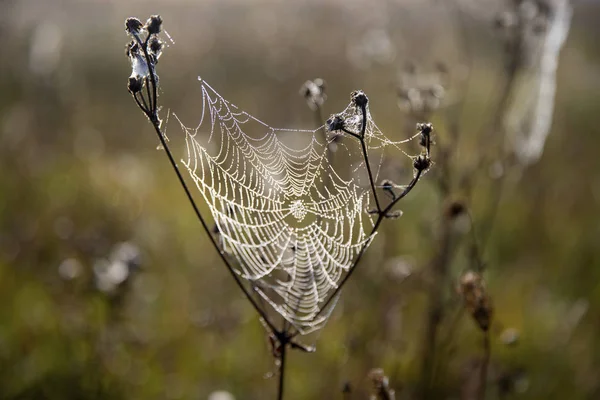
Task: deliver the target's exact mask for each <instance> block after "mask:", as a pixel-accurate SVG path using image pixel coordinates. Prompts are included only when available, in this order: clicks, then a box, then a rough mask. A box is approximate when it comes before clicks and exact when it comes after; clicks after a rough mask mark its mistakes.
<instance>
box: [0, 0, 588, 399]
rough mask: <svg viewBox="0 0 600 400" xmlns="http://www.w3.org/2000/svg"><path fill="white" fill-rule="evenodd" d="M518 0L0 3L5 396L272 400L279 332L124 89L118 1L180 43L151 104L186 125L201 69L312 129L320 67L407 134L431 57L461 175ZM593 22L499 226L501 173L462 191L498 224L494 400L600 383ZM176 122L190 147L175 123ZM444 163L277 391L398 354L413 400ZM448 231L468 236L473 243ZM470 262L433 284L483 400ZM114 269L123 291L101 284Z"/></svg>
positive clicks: (196, 100)
mask: <svg viewBox="0 0 600 400" xmlns="http://www.w3.org/2000/svg"><path fill="white" fill-rule="evenodd" d="M505 7H507V6H506V5H505V4H504V3H503V2H502V1H487V2H485V3H481V2H468V1H461V2H458V3H456V4H455V3H454V2H449V1H448V2H446V1H422V2H421V1H416V0H413V1H409V0H397V1H391V0H389V1H377V2H361V1H355V0H350V1H348V0H346V1H338V0H328V1H317V0H313V1H283V0H271V1H261V0H259V1H242V0H237V1H217V0H205V1H198V2H195V1H184V0H178V1H166V0H165V1H116V0H112V1H109V0H84V1H81V0H80V1H77V0H62V1H59V0H48V1H42V0H23V1H17V0H2V1H0V43H1V45H0V60H1V62H0V138H1V141H0V398H2V399H78V398H79V399H121V398H123V399H125V398H127V399H206V398H208V397H209V396H210V395H211V393H213V392H216V391H220V390H223V391H227V392H230V393H231V394H232V395H233V396H235V398H236V399H270V398H274V395H275V390H276V379H275V378H268V376H269V374H272V373H276V367H275V365H274V362H273V358H272V356H271V353H270V349H269V346H268V343H267V340H266V335H265V331H264V329H263V327H262V326H261V324H260V322H259V321H258V319H257V317H256V315H255V313H254V311H253V310H252V308H251V306H250V305H249V304H247V303H246V301H245V300H244V298H243V297H242V295H241V293H240V292H239V290H238V289H237V288H236V287H235V285H234V283H233V281H232V280H231V278H230V276H229V274H228V272H227V271H226V270H225V268H224V266H223V265H221V263H220V262H219V260H218V257H217V253H216V251H214V249H212V248H211V247H210V244H209V241H208V239H207V237H206V236H205V233H204V232H203V231H202V229H201V226H200V225H199V223H198V222H197V221H196V220H195V219H194V216H193V212H192V210H191V208H190V207H189V205H188V204H187V203H186V199H185V197H184V194H183V192H182V190H181V189H180V187H179V186H178V184H177V182H176V180H175V177H174V175H173V173H172V171H171V170H170V167H169V165H168V163H167V160H166V158H165V157H164V154H162V152H161V151H159V150H157V148H156V147H157V140H156V137H155V136H154V133H153V131H152V128H151V126H150V125H149V124H148V123H147V121H146V119H145V118H144V117H143V115H142V113H141V112H140V111H139V110H138V109H137V108H136V106H135V104H134V102H133V100H132V99H131V97H130V95H129V94H128V93H127V90H126V82H127V77H128V76H129V74H130V71H131V70H130V66H129V64H128V60H127V59H126V57H125V56H124V51H123V49H124V45H125V43H126V42H127V41H128V39H127V37H126V34H125V32H124V26H123V22H124V20H125V18H126V17H129V16H138V17H139V18H141V19H142V20H143V21H144V20H145V19H146V18H147V17H148V16H149V15H151V14H161V15H162V17H163V20H164V21H165V25H164V26H165V28H166V30H167V31H168V32H169V34H170V35H171V37H172V38H173V40H174V43H170V44H169V47H168V48H167V49H166V50H165V54H164V55H163V57H162V58H161V61H160V64H159V66H158V68H159V73H160V77H161V87H162V92H161V96H160V101H161V104H162V105H163V107H164V110H165V111H166V109H170V110H173V111H176V112H177V114H178V115H179V116H181V117H182V118H183V119H184V120H185V121H191V122H189V123H188V125H192V124H193V121H194V120H196V119H197V118H198V117H199V112H200V107H201V104H200V96H201V92H200V87H199V85H198V84H197V76H198V75H200V76H201V77H202V78H204V79H205V80H206V81H208V82H209V83H210V84H211V86H212V87H214V88H215V89H216V90H217V91H218V92H219V93H221V94H222V95H223V96H224V97H225V98H226V99H228V100H230V101H232V102H233V103H235V104H237V105H239V106H240V107H241V108H242V109H244V110H246V111H247V112H249V113H251V114H253V115H255V116H257V117H258V118H260V119H261V120H263V121H266V122H267V123H268V124H270V125H272V126H278V127H290V128H308V129H312V128H314V115H313V113H312V111H310V110H309V108H308V107H307V106H306V102H305V100H304V99H303V98H302V97H301V96H300V95H299V94H298V90H299V88H300V86H301V85H302V84H303V83H304V82H305V81H306V80H307V79H313V78H316V77H321V78H324V79H325V80H326V81H327V94H328V100H327V102H326V103H325V105H324V113H325V114H326V115H328V114H330V113H334V112H337V111H340V110H342V109H343V108H344V107H345V106H346V104H347V102H348V95H349V93H350V92H351V91H352V90H355V89H359V88H360V89H363V90H364V91H365V92H366V93H367V94H368V95H369V97H370V99H371V112H372V114H373V116H374V119H375V121H376V123H377V124H378V125H379V127H380V128H381V129H382V131H384V132H386V133H387V135H388V136H390V137H393V138H395V139H401V138H404V137H407V136H408V135H409V134H412V132H413V127H414V125H413V124H414V120H413V118H412V117H411V116H410V115H407V114H406V113H405V112H403V111H402V110H400V109H399V108H398V106H397V90H396V87H397V86H398V84H399V81H400V80H401V79H400V78H401V76H402V73H403V71H406V69H407V66H411V65H414V66H416V68H417V70H425V71H431V70H433V69H434V68H435V66H436V65H439V63H440V62H441V63H443V64H444V65H445V66H446V69H448V70H449V71H450V72H449V73H448V75H449V78H448V82H449V83H448V84H447V88H446V92H447V94H448V96H449V98H450V99H454V101H449V105H448V106H447V107H446V108H443V109H440V111H439V112H436V113H434V114H433V115H432V122H433V123H434V125H435V127H436V132H437V138H438V140H439V142H440V143H442V144H445V145H446V146H449V144H450V145H452V146H450V148H451V149H452V151H453V152H454V153H455V155H456V157H455V160H456V162H455V163H453V166H452V168H453V169H454V170H455V172H456V171H458V172H457V173H458V174H459V175H460V172H461V171H462V168H463V167H462V166H463V164H462V161H461V160H469V159H471V158H473V154H477V153H478V152H479V151H480V150H481V147H480V146H482V145H483V146H485V144H486V143H487V142H488V141H487V140H484V141H483V143H482V140H481V135H482V133H483V132H485V131H486V130H487V131H489V128H488V127H489V126H490V125H489V124H490V121H493V120H494V118H495V113H496V112H497V107H496V101H497V98H498V96H499V95H500V94H499V90H500V89H499V88H501V87H502V83H501V82H502V79H503V78H502V77H503V71H504V64H505V59H506V55H505V53H504V50H503V44H502V39H501V37H500V35H498V32H497V30H495V29H494V27H493V21H494V18H495V16H496V15H497V13H498V12H502V10H504V8H505ZM599 18H600V3H599V2H596V1H587V2H586V1H579V2H575V5H574V16H573V21H572V28H571V31H570V34H569V37H568V39H567V42H566V44H565V47H564V48H563V50H562V52H561V58H560V63H559V69H558V75H557V97H556V103H555V109H554V118H553V123H552V128H551V132H550V135H549V138H548V141H547V143H546V146H545V149H544V153H543V155H542V157H541V159H540V160H539V162H537V163H535V164H533V165H531V166H529V167H523V168H516V169H514V170H511V171H509V172H507V176H506V177H505V178H504V180H503V184H502V185H503V186H502V191H501V192H502V195H501V198H500V202H499V207H498V211H497V215H496V217H495V219H493V220H492V219H491V217H490V213H489V204H490V202H492V201H493V198H492V197H493V195H492V194H490V193H493V189H494V187H495V185H497V184H498V183H497V182H496V181H495V180H494V177H491V176H490V173H488V171H487V170H485V171H475V172H473V173H474V174H479V175H481V176H480V178H478V180H477V184H476V185H475V186H474V189H473V196H472V199H470V201H469V207H470V208H471V213H472V215H473V219H474V228H475V232H478V227H480V225H481V230H484V228H485V227H486V226H488V225H489V226H492V228H493V229H492V230H491V235H490V239H489V241H488V243H487V245H486V246H485V251H484V254H483V258H484V260H485V262H486V265H487V269H486V272H485V274H484V276H485V278H486V281H487V287H488V290H489V294H490V296H491V297H492V299H493V302H494V308H495V317H494V323H493V326H492V329H491V341H492V358H491V362H490V370H489V377H488V391H487V398H489V399H496V398H511V399H512V398H522V399H591V398H600V378H599V377H600V339H599V337H600V250H599V249H598V246H599V244H600V224H599V223H598V218H599V217H600V207H599V200H600V157H598V148H599V146H600V135H598V128H597V123H598V122H597V121H598V115H599V112H600V68H599V64H600V47H599V46H598V40H597V38H598V37H599V35H600V26H599V25H598V23H597V22H598V20H599ZM465 71H467V72H468V77H466V74H465ZM467 78H468V79H467ZM458 103H459V104H458ZM457 104H458V105H457ZM452 124H455V125H452ZM456 126H458V127H459V128H457V129H459V130H460V132H461V140H460V141H459V142H457V143H452V142H450V141H449V140H448V139H446V138H447V134H446V133H447V132H449V131H450V130H451V129H453V127H454V128H456ZM168 134H169V136H171V137H172V138H173V143H175V144H174V148H173V151H174V152H175V153H176V155H178V156H183V154H184V148H183V147H182V146H180V145H177V137H178V135H180V134H181V132H180V131H178V127H177V125H176V124H173V123H172V121H171V124H169V125H168ZM179 138H180V139H181V137H179ZM491 143H494V141H491ZM489 150H490V149H485V151H489ZM491 150H494V149H493V148H492V149H491ZM482 151H483V150H482ZM433 158H434V160H435V159H436V153H435V149H434V155H433ZM465 164H468V163H465ZM438 167H439V164H438ZM435 168H436V166H434V170H433V171H432V173H430V174H428V175H427V176H426V177H425V179H424V181H423V182H421V183H420V184H419V185H418V186H417V188H416V189H415V190H414V192H413V193H411V194H410V196H408V197H407V198H406V200H404V201H403V202H402V203H401V206H400V208H401V209H402V210H403V211H404V216H403V217H402V218H400V219H399V220H396V221H392V222H389V223H387V224H385V227H384V229H383V230H382V232H381V234H380V235H379V236H378V237H377V239H376V241H375V243H374V244H373V245H372V247H371V248H370V249H369V251H368V252H367V257H366V259H365V260H364V262H363V263H362V264H361V266H360V269H359V270H358V271H357V273H356V274H355V275H354V276H353V278H352V279H351V281H350V282H349V284H348V285H347V287H346V288H345V290H344V293H343V295H342V298H341V300H340V302H339V304H338V305H337V308H336V310H335V312H334V314H333V316H332V318H331V320H330V321H329V323H328V324H327V326H326V327H325V328H324V329H323V330H322V331H321V332H320V334H319V335H318V338H316V345H317V352H316V353H314V354H305V353H299V352H293V353H290V358H289V365H288V368H289V370H288V371H287V372H288V376H287V380H286V384H287V388H286V398H288V399H316V398H318V399H330V398H343V394H342V388H343V387H344V385H346V384H348V385H349V387H350V388H351V389H352V394H351V395H350V397H346V398H355V399H364V398H368V393H369V390H370V382H369V380H368V378H367V375H368V372H369V370H370V369H371V368H374V367H381V368H383V369H384V370H385V372H386V375H387V376H388V377H389V379H390V385H391V386H392V387H393V388H395V389H396V393H397V398H414V397H412V396H413V394H414V393H415V388H416V386H417V384H418V380H419V374H420V371H421V370H420V363H421V360H420V357H421V351H422V350H421V349H420V346H421V344H422V336H423V331H424V325H425V324H426V304H427V296H428V295H429V294H428V293H429V291H428V290H427V287H428V285H429V284H430V282H429V279H428V276H427V268H426V267H427V264H428V262H429V261H430V260H431V258H432V254H434V253H435V252H436V251H437V250H436V243H437V237H436V232H437V229H438V228H437V227H438V226H439V224H440V219H441V218H443V217H442V214H443V211H442V210H443V207H444V205H443V204H442V202H443V199H442V198H441V196H440V195H439V193H438V189H437V187H436V183H435V182H436V179H437V178H438V176H439V174H440V172H439V171H437V172H436V171H435ZM492 175H493V174H492ZM458 195H460V193H458ZM205 211H206V210H205ZM456 236H457V241H458V242H457V243H458V244H456V246H457V248H458V246H459V245H460V242H461V240H466V239H464V238H462V237H461V235H456ZM463 236H465V237H469V236H470V234H465V235H463ZM461 254H463V251H461V250H457V256H456V257H454V259H453V261H452V262H451V263H450V271H449V274H448V282H445V283H444V286H443V287H444V293H445V295H444V299H445V300H444V301H445V307H444V314H443V315H442V319H441V323H440V328H439V329H440V333H439V340H438V342H439V343H438V349H437V350H436V360H437V364H438V366H437V372H436V376H435V381H434V386H435V392H436V398H440V399H445V398H447V399H457V398H470V397H469V395H468V394H465V392H466V391H467V389H466V388H467V387H468V382H469V377H470V376H471V375H472V373H471V372H470V371H471V370H472V367H471V366H472V365H473V362H474V361H476V360H477V359H478V358H479V357H481V340H482V336H481V333H480V331H479V330H478V328H477V326H476V324H474V323H473V321H472V320H471V318H470V317H469V316H468V315H467V314H466V313H461V311H460V310H461V308H462V306H461V302H460V299H459V298H458V297H457V295H456V294H455V292H454V286H455V283H456V281H457V280H458V277H459V276H460V274H461V272H462V271H464V270H465V269H466V267H467V265H466V262H467V261H466V259H467V258H468V257H467V256H465V255H464V254H463V255H461ZM115 263H116V265H117V267H115ZM110 268H116V270H110ZM109 270H110V271H111V273H116V274H117V275H118V276H119V281H122V283H121V284H120V285H115V284H113V283H111V282H107V281H106V280H103V279H102V276H103V274H105V273H106V271H109ZM314 340H315V339H314V338H312V339H311V341H313V342H314ZM213 395H214V393H213ZM213 398H215V397H213Z"/></svg>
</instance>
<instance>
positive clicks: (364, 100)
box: [351, 90, 369, 107]
mask: <svg viewBox="0 0 600 400" xmlns="http://www.w3.org/2000/svg"><path fill="white" fill-rule="evenodd" d="M351 99H352V104H354V105H355V106H357V107H366V106H367V104H368V103H369V98H368V97H367V95H366V94H365V92H363V91H362V90H355V91H354V92H352V95H351Z"/></svg>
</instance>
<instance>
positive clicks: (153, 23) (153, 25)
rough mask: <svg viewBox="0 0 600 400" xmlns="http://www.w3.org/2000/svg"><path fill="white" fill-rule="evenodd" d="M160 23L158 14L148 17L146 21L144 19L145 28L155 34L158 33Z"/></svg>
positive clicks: (160, 19)
mask: <svg viewBox="0 0 600 400" xmlns="http://www.w3.org/2000/svg"><path fill="white" fill-rule="evenodd" d="M161 25H162V18H161V17H160V15H153V16H151V17H150V18H148V21H146V26H145V28H146V30H147V31H148V33H149V34H151V35H156V34H158V33H160V27H161Z"/></svg>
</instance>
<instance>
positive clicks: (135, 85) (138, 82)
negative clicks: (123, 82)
mask: <svg viewBox="0 0 600 400" xmlns="http://www.w3.org/2000/svg"><path fill="white" fill-rule="evenodd" d="M143 87H144V81H143V79H142V77H141V76H139V75H135V76H130V77H129V81H128V82H127V89H128V90H129V92H130V93H132V94H136V93H138V92H139V91H141V90H142V88H143Z"/></svg>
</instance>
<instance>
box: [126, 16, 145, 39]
mask: <svg viewBox="0 0 600 400" xmlns="http://www.w3.org/2000/svg"><path fill="white" fill-rule="evenodd" d="M142 26H143V25H142V21H140V20H139V19H137V18H135V17H129V18H127V19H126V20H125V30H126V31H127V33H129V34H130V35H138V34H139V33H140V31H141V30H142Z"/></svg>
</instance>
